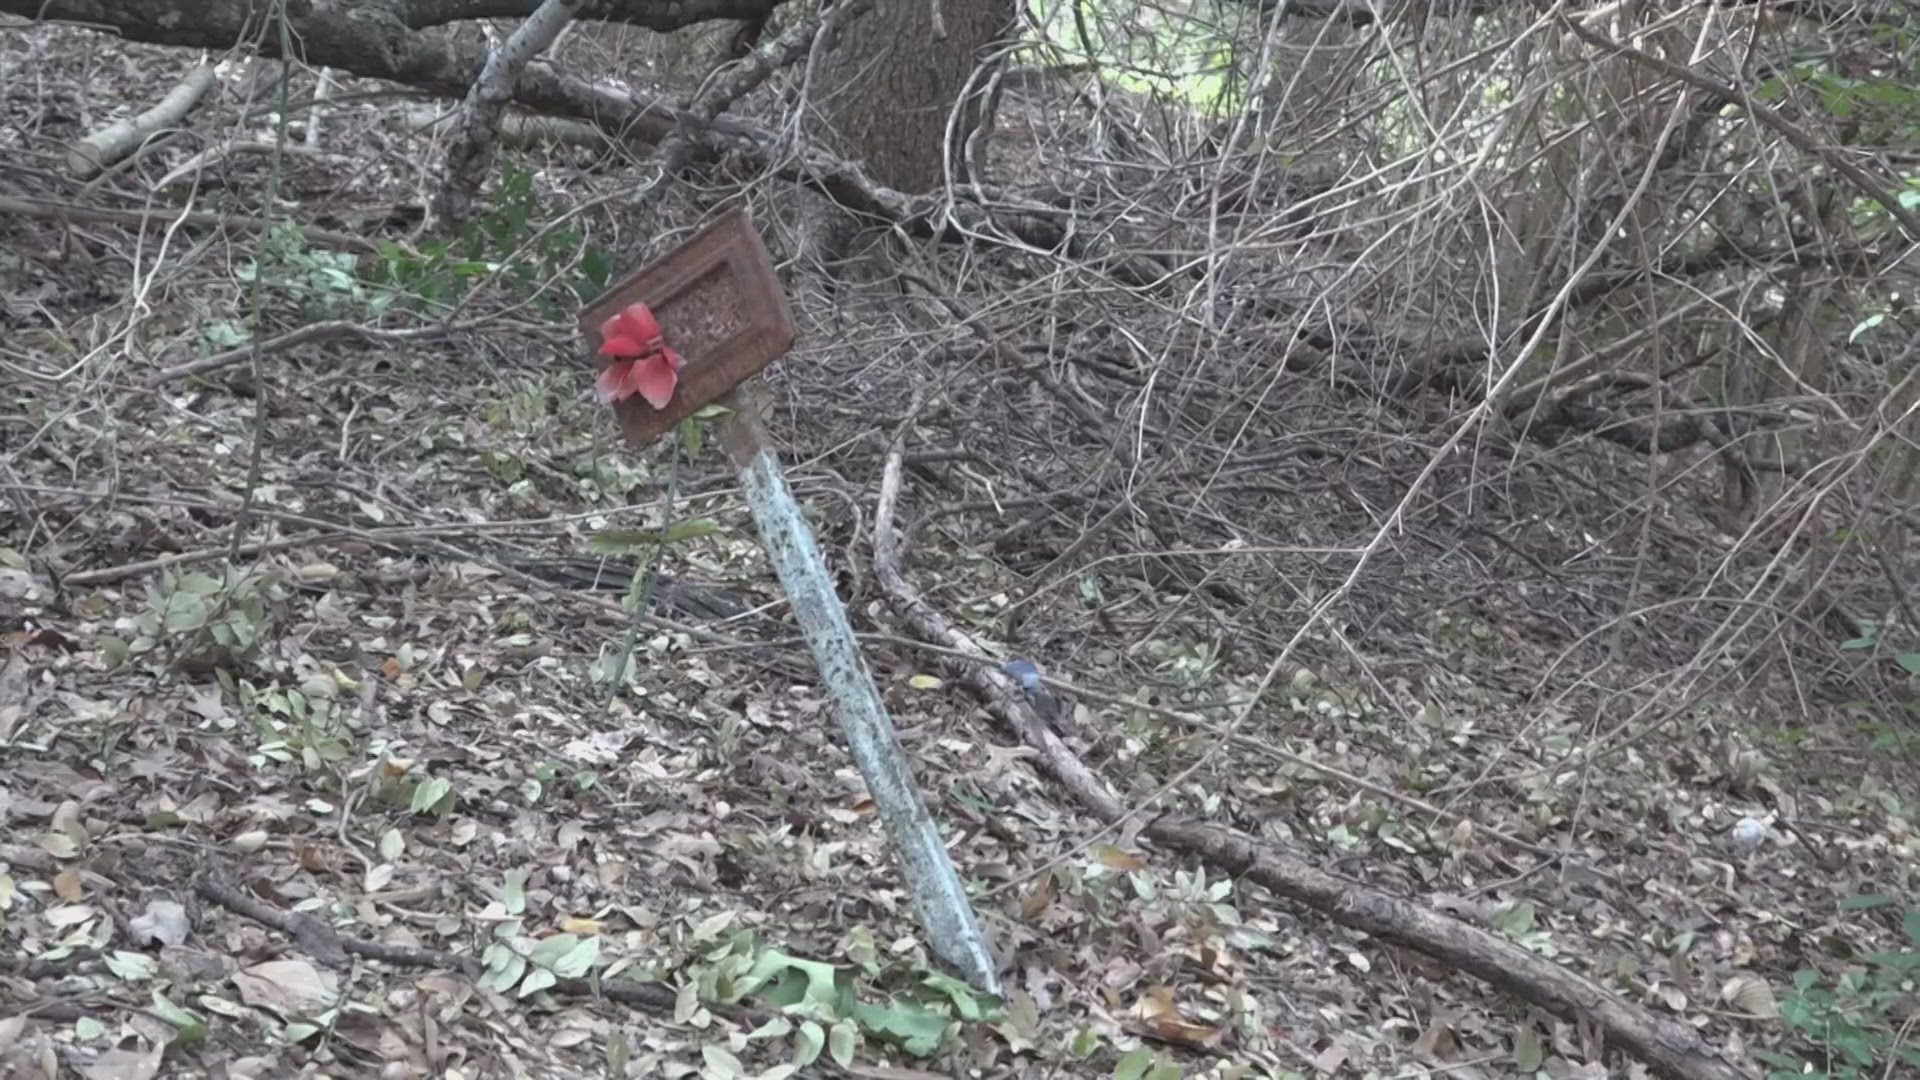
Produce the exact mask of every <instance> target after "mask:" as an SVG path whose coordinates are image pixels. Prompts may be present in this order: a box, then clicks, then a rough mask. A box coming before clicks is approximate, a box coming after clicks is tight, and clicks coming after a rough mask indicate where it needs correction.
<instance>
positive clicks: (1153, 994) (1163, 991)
mask: <svg viewBox="0 0 1920 1080" xmlns="http://www.w3.org/2000/svg"><path fill="white" fill-rule="evenodd" d="M1133 1014H1134V1016H1135V1017H1136V1018H1137V1019H1138V1020H1139V1021H1140V1029H1141V1033H1142V1034H1145V1035H1147V1036H1149V1037H1150V1038H1154V1039H1158V1040H1160V1041H1161V1042H1168V1043H1173V1044H1175V1045H1177V1046H1186V1047H1191V1048H1193V1049H1195V1050H1211V1049H1213V1048H1214V1047H1215V1046H1217V1045H1219V1043H1220V1040H1221V1038H1223V1037H1224V1036H1225V1034H1226V1033H1225V1032H1223V1031H1221V1030H1220V1029H1219V1028H1216V1027H1209V1026H1207V1025H1206V1024H1196V1023H1194V1022H1192V1021H1191V1020H1188V1019H1186V1018H1185V1017H1183V1016H1181V1015H1180V1007H1179V1006H1178V1005H1175V1004H1174V1001H1173V988H1172V987H1170V986H1155V987H1151V988H1149V989H1148V990H1147V992H1146V993H1145V994H1142V995H1141V996H1140V1000H1139V1001H1138V1002H1136V1003H1135V1004H1134V1007H1133Z"/></svg>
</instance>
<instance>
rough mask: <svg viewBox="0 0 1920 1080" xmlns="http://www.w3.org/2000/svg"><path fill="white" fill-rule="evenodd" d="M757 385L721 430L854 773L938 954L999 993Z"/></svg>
mask: <svg viewBox="0 0 1920 1080" xmlns="http://www.w3.org/2000/svg"><path fill="white" fill-rule="evenodd" d="M759 383H760V380H759V379H758V378H757V377H756V378H754V379H751V380H749V381H748V382H747V383H746V384H744V385H742V386H740V387H738V388H736V389H735V390H734V391H733V392H732V393H730V394H728V395H727V396H726V397H725V398H724V399H723V400H724V402H725V404H726V406H727V408H729V409H731V410H732V415H731V416H729V417H728V418H727V420H726V423H725V424H724V425H723V426H722V428H721V433H720V439H721V442H722V443H724V444H725V446H726V448H727V456H728V457H730V458H731V459H732V460H733V464H734V467H735V468H736V469H737V470H739V475H740V484H741V487H742V488H743V489H745V492H746V496H747V505H748V507H750V508H751V509H752V511H753V520H754V524H755V525H756V526H758V527H759V530H760V543H761V545H762V546H763V547H765V548H766V551H767V557H768V558H769V559H771V560H772V562H773V569H774V573H775V574H777V575H779V578H780V584H781V585H782V586H783V587H784V588H785V589H786V593H787V600H788V602H789V603H790V604H791V605H792V606H793V617H794V620H795V621H796V622H798V623H799V624H800V633H801V634H802V635H803V636H804V637H805V638H806V640H807V647H808V648H809V649H811V650H812V652H813V659H814V663H815V664H816V665H817V666H818V667H819V669H820V678H821V681H822V682H824V683H825V684H826V687H827V693H828V695H829V696H830V697H831V698H832V699H833V706H834V711H835V712H836V713H838V714H839V717H840V726H841V729H842V730H843V731H844V732H845V733H846V738H847V747H848V749H849V750H850V751H851V752H852V753H853V761H854V764H855V765H857V766H859V768H860V775H861V776H864V777H865V778H866V781H867V789H868V790H869V791H870V792H872V794H873V801H874V803H875V805H877V806H878V807H879V808H880V820H881V821H882V822H884V823H885V824H886V827H887V834H888V836H889V838H890V839H891V840H892V842H893V846H894V849H895V850H896V851H898V852H899V853H900V859H901V862H902V863H903V864H904V869H905V871H906V876H907V884H908V886H909V887H910V889H911V890H912V892H913V901H914V905H915V906H916V907H917V908H919V911H920V921H921V924H922V925H923V926H925V927H926V930H927V937H928V941H929V943H930V944H931V945H932V946H933V951H934V953H935V954H936V955H938V956H939V957H940V958H941V959H942V960H944V961H946V962H947V963H948V964H950V965H952V966H953V967H954V968H955V969H956V970H957V971H959V972H960V973H961V974H963V975H965V976H966V978H967V980H968V981H969V982H970V983H972V984H973V985H974V987H976V988H977V989H980V990H983V991H985V992H987V993H990V994H999V993H1000V992H1001V990H1000V976H999V972H998V971H997V969H996V967H995V964H994V960H993V950H992V947H991V944H990V943H989V941H988V939H987V935H986V932H985V931H984V930H983V929H982V928H981V926H980V922H979V919H978V918H977V917H975V915H974V912H973V906H972V904H971V902H970V901H969V900H968V899H967V892H966V888H965V886H963V885H962V884H961V882H960V875H959V874H958V873H956V872H955V871H954V868H953V861H952V860H951V859H949V858H948V857H947V848H946V845H945V843H944V842H943V841H942V840H941V838H940V829H939V826H937V825H936V824H934V820H933V817H932V815H930V814H929V813H928V812H927V807H926V804H925V803H923V802H921V800H920V791H919V789H918V788H916V787H915V786H914V783H913V773H912V770H911V769H909V767H908V765H907V760H906V756H905V755H904V754H903V753H902V752H901V750H900V742H899V739H898V738H897V737H896V736H895V734H894V730H893V720H892V718H890V717H889V716H888V715H887V707H886V705H885V703H883V702H882V701H881V700H880V691H879V688H878V687H876V686H875V685H874V682H873V675H872V673H871V672H869V671H868V670H867V664H866V661H865V660H864V659H863V658H862V657H861V655H860V646H859V643H858V642H856V641H855V640H854V636H853V626H852V624H851V623H849V622H848V621H847V612H846V608H845V607H844V606H843V605H842V604H841V603H840V597H839V595H838V594H837V593H836V592H835V591H834V587H833V578H832V577H830V576H829V575H828V573H827V564H826V561H825V560H824V559H822V558H821V557H820V549H819V547H818V546H817V545H815V543H814V540H813V530H812V529H811V528H810V527H809V526H808V525H807V519H806V517H805V516H804V515H802V514H801V512H800V506H799V504H797V503H795V502H794V500H793V493H792V492H791V491H790V490H788V488H787V481H786V477H785V476H784V475H783V474H782V473H781V470H780V459H779V456H778V455H777V454H776V453H775V451H774V447H773V441H772V439H771V437H770V436H769V435H768V434H767V431H766V428H765V426H764V425H762V423H761V421H760V414H759V410H758V408H757V403H756V402H755V400H754V398H755V390H756V389H757V387H758V385H759Z"/></svg>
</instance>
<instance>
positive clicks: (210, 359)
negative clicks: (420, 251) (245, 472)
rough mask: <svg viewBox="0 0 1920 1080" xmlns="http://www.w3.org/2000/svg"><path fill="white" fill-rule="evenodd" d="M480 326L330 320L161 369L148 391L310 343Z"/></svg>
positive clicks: (419, 335) (425, 335)
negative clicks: (384, 325) (392, 326)
mask: <svg viewBox="0 0 1920 1080" xmlns="http://www.w3.org/2000/svg"><path fill="white" fill-rule="evenodd" d="M478 325H480V324H479V323H462V324H456V325H453V326H438V325H436V326H420V327H415V328H414V329H411V330H381V329H379V328H377V327H372V326H367V325H365V324H363V323H357V322H349V321H347V320H345V319H329V320H327V321H326V322H317V323H308V324H307V325H305V326H299V327H295V328H294V329H292V330H289V331H287V332H286V333H284V334H278V335H275V336H274V337H270V338H268V339H267V340H265V341H262V342H258V343H254V344H247V345H240V346H237V347H235V348H231V349H228V350H227V351H226V352H219V353H214V354H213V355H212V356H203V357H201V358H200V359H198V360H189V361H187V362H186V363H184V364H175V365H174V366H172V367H170V368H161V369H160V370H159V371H156V372H154V373H153V374H151V375H149V376H147V379H146V383H147V386H148V387H155V386H164V385H166V384H167V383H170V382H174V381H176V380H178V379H185V378H188V377H189V376H193V375H205V374H206V373H208V372H210V371H219V370H220V369H221V368H228V367H233V366H234V365H236V364H244V363H246V362H247V361H248V360H250V359H252V358H253V357H255V356H265V355H267V354H268V353H274V352H280V351H282V350H285V349H291V348H293V347H294V346H295V345H304V344H306V343H307V342H310V341H333V340H337V339H339V338H359V339H360V340H362V341H379V342H386V343H388V344H397V343H400V342H420V341H432V340H434V339H435V338H442V337H446V336H447V335H448V334H454V333H460V332H462V331H465V330H471V329H474V328H475V327H476V326H478Z"/></svg>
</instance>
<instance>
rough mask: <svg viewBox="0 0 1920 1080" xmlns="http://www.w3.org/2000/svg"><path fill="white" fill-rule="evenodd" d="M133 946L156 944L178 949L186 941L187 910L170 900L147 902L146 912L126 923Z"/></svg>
mask: <svg viewBox="0 0 1920 1080" xmlns="http://www.w3.org/2000/svg"><path fill="white" fill-rule="evenodd" d="M127 929H128V930H130V931H132V932H133V943H134V944H135V945H146V944H149V943H158V944H161V945H169V946H174V947H178V946H180V945H184V944H186V941H187V930H188V929H189V927H188V925H187V909H186V908H183V907H181V906H180V905H179V904H176V903H174V902H173V901H171V900H149V901H148V902H147V910H146V911H145V912H143V913H141V914H139V915H136V916H134V917H133V918H132V919H130V920H128V922H127Z"/></svg>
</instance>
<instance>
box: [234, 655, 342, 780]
mask: <svg viewBox="0 0 1920 1080" xmlns="http://www.w3.org/2000/svg"><path fill="white" fill-rule="evenodd" d="M238 689H239V697H240V704H241V706H242V707H243V708H244V709H245V710H246V711H247V713H248V714H249V715H250V716H251V717H252V719H253V724H254V729H255V731H257V732H258V733H259V735H260V745H259V746H258V747H257V748H256V749H255V750H254V752H253V753H252V754H250V755H248V760H249V761H250V762H251V763H252V764H253V765H254V766H255V767H256V768H258V767H262V766H265V765H266V764H268V763H269V762H273V763H278V764H290V763H292V762H295V761H298V762H299V763H300V766H301V767H302V768H304V769H308V770H318V769H321V768H325V767H328V766H332V765H336V764H338V763H340V762H342V761H345V760H346V759H347V757H348V755H349V754H350V753H351V734H350V732H349V731H348V728H347V724H346V721H345V719H344V715H343V710H342V708H341V703H340V701H339V693H340V689H341V681H340V679H339V678H338V677H337V676H327V675H314V676H310V677H309V678H307V679H305V680H304V681H302V682H301V683H300V685H299V686H298V687H282V686H276V685H272V684H268V685H264V686H256V685H254V684H253V683H250V682H246V681H242V682H241V683H240V684H239V688H238Z"/></svg>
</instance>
